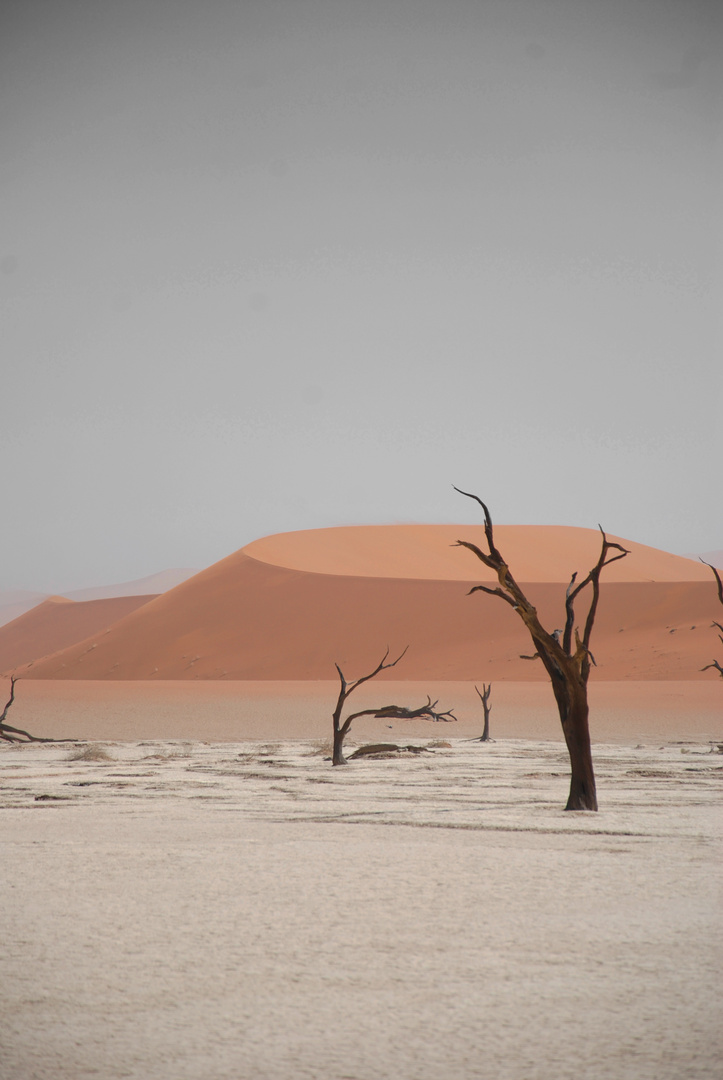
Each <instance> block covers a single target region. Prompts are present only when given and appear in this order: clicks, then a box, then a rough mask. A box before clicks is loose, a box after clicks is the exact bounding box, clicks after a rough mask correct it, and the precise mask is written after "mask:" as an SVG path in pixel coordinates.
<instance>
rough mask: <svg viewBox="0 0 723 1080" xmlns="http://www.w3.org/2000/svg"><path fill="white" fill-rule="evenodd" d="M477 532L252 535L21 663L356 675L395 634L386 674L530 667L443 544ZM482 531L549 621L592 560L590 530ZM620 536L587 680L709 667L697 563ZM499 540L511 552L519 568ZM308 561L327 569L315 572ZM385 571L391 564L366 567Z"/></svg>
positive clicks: (89, 675)
mask: <svg viewBox="0 0 723 1080" xmlns="http://www.w3.org/2000/svg"><path fill="white" fill-rule="evenodd" d="M478 532H479V530H475V529H471V528H470V527H469V526H379V527H361V528H359V529H358V530H356V529H325V530H311V531H309V532H307V533H288V534H283V535H282V536H279V537H270V538H266V539H264V540H261V541H255V542H254V543H253V544H249V545H248V546H247V547H246V548H244V549H242V550H241V551H238V552H235V553H234V554H233V555H230V556H228V557H227V558H226V559H223V560H221V562H219V563H216V564H215V565H214V566H211V567H209V568H208V569H207V570H204V571H202V572H201V573H199V574H197V575H196V576H195V577H193V578H191V579H190V580H189V581H186V582H184V583H183V584H181V585H179V586H177V587H176V588H175V589H172V590H171V591H170V592H168V593H165V594H164V595H162V596H159V597H157V598H156V599H154V600H152V601H150V602H149V603H147V604H145V605H144V606H143V607H142V608H139V609H138V610H136V611H133V612H131V613H130V614H128V615H126V616H125V617H124V618H122V619H120V620H119V621H118V622H117V623H116V624H115V625H114V626H113V627H111V628H110V630H109V632H107V633H104V634H102V635H99V634H98V633H97V631H96V632H93V633H92V634H91V635H90V636H88V637H87V638H86V639H85V640H84V641H82V642H80V643H77V644H74V645H72V646H71V647H69V648H66V649H64V650H62V651H60V652H57V653H55V654H54V655H51V656H47V657H45V658H44V659H43V660H41V661H38V662H36V663H35V664H34V665H33V666H32V668H30V669H25V671H24V672H23V673H24V674H25V675H26V677H30V678H51V679H52V678H55V679H58V678H65V679H78V678H84V679H148V678H154V679H220V678H224V679H327V678H333V677H334V663H335V662H338V663H339V664H341V665H342V667H343V668H344V670H345V672H346V673H347V674H349V675H350V676H353V675H355V674H356V675H358V674H361V673H363V672H365V671H367V670H368V669H369V667H370V666H374V665H375V663H376V662H377V661H378V660H379V658H380V657H381V655H382V654H383V652H384V650H385V648H386V647H387V645H389V647H390V649H391V650H392V652H393V653H395V652H401V650H402V649H403V648H404V647H405V646H406V645H409V652H408V654H407V656H405V658H404V660H403V661H402V663H401V664H400V665H399V667H398V668H396V669H394V672H393V673H392V674H390V675H389V676H388V677H389V678H391V677H392V675H393V677H394V678H397V679H399V678H401V679H423V678H435V679H488V680H489V679H506V680H523V681H525V680H537V679H544V677H545V676H544V672H543V670H542V668H541V666H540V664H539V662H536V661H532V662H531V661H526V660H522V659H520V653H529V652H530V651H531V649H530V641H529V638H528V636H527V634H526V631H525V629H524V627H523V626H522V624H521V622H520V621H519V619H517V618H516V616H515V614H514V612H513V611H512V610H511V609H510V608H509V607H508V606H507V605H505V604H503V603H502V602H501V601H499V600H496V599H495V598H494V597H489V596H484V595H481V594H476V595H474V596H471V597H469V596H467V592H468V590H469V588H470V587H471V586H472V585H473V584H475V583H476V582H478V581H481V580H485V574H487V575H488V572H486V571H485V568H484V567H483V566H482V564H481V563H479V562H478V561H477V560H476V559H475V558H474V557H473V556H471V555H469V553H467V552H466V551H462V550H460V549H454V548H451V547H450V544H451V543H452V542H453V538H454V537H456V536H463V537H464V538H465V539H467V538H471V539H473V540H475V539H479V537H478V535H477V534H478ZM497 533H498V535H497V539H498V544H499V546H500V548H501V549H502V550H503V551H504V552H505V553H506V554H507V557H508V558H509V559H510V563H511V564H512V568H513V571H514V572H515V573H516V576H517V578H518V580H520V581H521V582H523V583H526V584H525V585H524V587H525V589H526V590H527V591H528V594H529V595H530V598H531V599H532V600H533V602H534V603H536V604H537V606H538V608H539V610H540V614H541V617H542V619H543V622H545V623H546V624H547V625H548V626H550V628H554V627H555V626H560V625H561V624H562V618H563V605H564V592H565V586H566V584H567V581H568V580H569V574H570V572H571V570H573V569H576V570H579V571H586V570H587V569H588V568H589V566H590V565H591V564H592V562H594V561H595V558H596V555H597V552H598V550H599V535H598V534H597V533H596V532H595V530H584V529H566V528H561V529H554V528H553V527H546V528H542V529H536V528H534V527H531V526H507V527H500V528H499V530H497ZM330 534H333V535H330ZM626 546H628V547H630V548H631V552H632V553H631V555H630V556H629V557H628V558H627V559H625V560H623V561H622V562H621V563H618V564H615V566H613V567H611V568H610V574H609V577H610V578H611V579H612V580H610V581H606V582H605V584H604V585H603V588H602V596H601V603H600V609H599V615H598V620H597V624H596V631H595V636H594V640H593V649H594V652H595V657H596V660H597V663H598V667H597V669H596V671H595V676H594V677H595V678H601V679H609V680H620V679H692V678H698V677H702V678H708V677H710V673H705V674H703V675H701V673H700V672H699V669H700V668H701V667H702V665H703V664H704V663H706V662H708V660H709V659H710V655H712V651H714V650H715V639H714V635H712V634H711V632H710V620H711V618H712V617H713V613H714V612H715V606H716V604H717V600H716V597H715V586H714V583H713V581H712V578H711V577H710V571H709V570H707V568H705V567H702V566H700V565H699V564H696V563H694V562H692V561H690V560H687V559H683V558H680V557H678V556H673V555H668V554H667V553H665V552H657V551H655V549H651V548H644V547H643V546H642V545H634V544H628V543H626ZM508 549H509V550H510V551H511V550H515V551H516V552H517V554H518V557H519V562H520V565H521V568H522V571H523V573H520V572H519V570H518V569H517V567H516V566H515V565H514V562H513V558H512V555H511V554H510V553H509V551H508ZM563 563H564V567H563ZM626 563H627V564H629V565H628V566H627V567H626V569H625V571H624V572H623V570H622V567H623V566H625V564H626ZM321 566H326V567H327V572H325V573H321V572H319V571H318V569H317V568H318V567H321ZM459 567H462V568H463V569H459ZM390 568H391V569H392V570H393V571H394V572H393V573H382V572H380V569H381V570H382V571H383V570H385V569H386V570H389V569H390ZM402 570H403V571H404V574H402V572H401V571H402ZM445 570H446V572H445ZM613 571H616V572H615V574H613ZM523 575H524V576H523ZM487 579H488V576H487ZM580 610H582V605H581V606H580Z"/></svg>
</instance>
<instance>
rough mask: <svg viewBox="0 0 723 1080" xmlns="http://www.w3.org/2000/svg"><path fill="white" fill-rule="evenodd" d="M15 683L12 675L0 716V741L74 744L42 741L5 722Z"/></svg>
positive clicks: (58, 740) (11, 702)
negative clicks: (6, 699)
mask: <svg viewBox="0 0 723 1080" xmlns="http://www.w3.org/2000/svg"><path fill="white" fill-rule="evenodd" d="M17 681H18V680H17V679H16V678H15V676H14V675H11V676H10V698H9V700H8V702H7V704H6V706H5V708H4V709H3V711H2V715H0V739H2V740H3V742H9V743H28V742H75V741H76V740H75V739H43V738H41V737H40V736H39V735H31V734H30V732H29V731H24V730H23V729H22V728H16V727H11V725H10V724H7V723H6V722H5V721H6V718H7V715H8V712H9V711H10V707H11V706H12V704H13V702H14V701H15V683H16V682H17Z"/></svg>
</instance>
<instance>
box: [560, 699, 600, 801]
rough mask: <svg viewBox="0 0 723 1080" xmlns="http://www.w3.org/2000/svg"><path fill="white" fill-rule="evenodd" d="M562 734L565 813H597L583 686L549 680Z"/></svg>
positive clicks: (586, 704) (586, 706)
mask: <svg viewBox="0 0 723 1080" xmlns="http://www.w3.org/2000/svg"><path fill="white" fill-rule="evenodd" d="M552 689H553V692H554V694H555V700H556V701H557V709H558V712H559V714H560V723H561V724H562V733H563V735H564V737H565V744H566V746H567V752H568V754H569V755H570V794H569V796H568V799H567V805H566V807H565V809H566V810H597V791H596V788H595V772H594V769H593V764H592V748H591V746H590V727H589V723H588V703H587V687H586V686H584V685H583V684H581V683H578V684H577V685H576V683H575V681H574V680H569V681H565V682H562V681H559V682H558V680H553V683H552Z"/></svg>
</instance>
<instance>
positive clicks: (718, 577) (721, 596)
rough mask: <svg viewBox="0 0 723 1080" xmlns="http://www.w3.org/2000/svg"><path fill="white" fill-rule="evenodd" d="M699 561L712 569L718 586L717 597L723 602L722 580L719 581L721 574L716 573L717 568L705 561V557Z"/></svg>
mask: <svg viewBox="0 0 723 1080" xmlns="http://www.w3.org/2000/svg"><path fill="white" fill-rule="evenodd" d="M700 561H701V562H702V563H703V566H707V567H709V568H710V569H711V570H712V571H713V574H714V576H715V580H716V585H717V586H718V599H719V600H720V602H721V604H723V581H721V576H720V574H719V573H718V568H717V567H715V566H713V565H712V563H709V562H706V561H705V559H701V560H700Z"/></svg>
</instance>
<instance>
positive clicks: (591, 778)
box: [454, 487, 630, 810]
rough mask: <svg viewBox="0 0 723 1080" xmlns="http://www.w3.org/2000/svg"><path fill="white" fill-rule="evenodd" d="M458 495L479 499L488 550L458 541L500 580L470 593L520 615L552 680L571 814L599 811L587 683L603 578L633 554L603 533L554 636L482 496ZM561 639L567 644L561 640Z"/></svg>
mask: <svg viewBox="0 0 723 1080" xmlns="http://www.w3.org/2000/svg"><path fill="white" fill-rule="evenodd" d="M454 490H455V491H458V492H459V493H460V495H465V496H466V497H467V498H468V499H474V501H475V502H477V503H479V505H480V506H481V507H482V510H483V512H484V518H485V526H484V529H485V537H486V540H487V551H486V552H484V551H482V550H481V549H480V548H479V547H477V545H476V544H470V543H469V542H468V541H466V540H458V541H457V545H458V546H459V547H464V548H467V550H468V551H471V552H472V553H473V554H474V555H476V556H477V558H478V559H479V560H480V561H481V562H483V563H484V565H485V566H487V567H489V568H490V569H491V570H494V572H495V573H496V575H497V581H498V585H497V587H496V588H494V589H491V588H489V587H488V586H487V585H475V586H474V588H472V589H470V594H471V593H474V592H485V593H489V594H490V595H491V596H499V597H500V599H501V600H504V601H505V603H507V604H509V605H510V607H511V608H512V609H513V610H514V611H516V612H517V614H518V615H519V616H520V618H521V619H522V621H523V622H524V624H525V626H526V627H527V629H528V631H529V633H530V636H531V638H532V641H533V643H534V646H535V649H536V652H535V654H534V656H535V657H539V658H540V660H541V661H542V663H543V664H544V667H545V670H546V671H547V674H548V675H549V677H550V682H551V683H552V691H553V693H554V695H555V701H556V702H557V709H558V712H559V714H560V722H561V724H562V731H563V734H564V736H565V742H566V744H567V749H568V753H569V755H570V766H571V770H572V775H571V778H570V795H569V797H568V800H567V806H566V807H565V809H566V810H597V794H596V791H595V773H594V771H593V767H592V752H591V749H590V729H589V726H588V702H587V681H588V678H589V676H590V668H591V665H592V664H594V663H595V659H594V657H593V655H592V653H591V652H590V637H591V635H592V628H593V624H594V622H595V615H596V613H597V606H598V601H599V599H600V574H601V572H602V570H603V569H604V567H606V566H609V565H610V563H613V562H617V560H618V559H624V558H625V556H626V555H629V554H630V553H629V552H628V551H627V550H626V549H625V548H624V547H621V545H620V544H614V543H612V541H610V540H608V538H607V536H606V535H605V533H604V532H603V530H602V528H600V533H601V535H602V548H601V551H600V557H599V558H598V561H597V562H596V564H595V566H594V567H593V568H592V570H591V571H590V572H589V574H588V575H587V577H586V578H585V579H584V580H583V581H581V582H579V583H577V584H576V582H577V571H576V572H575V573H574V574H573V575H572V578H571V579H570V584H569V585H568V587H567V592H566V593H565V628H564V630H563V632H562V634H561V635H560V634H559V633H558V632H555V633H554V634H550V633H548V632H547V630H545V628H544V627H543V626H542V624H541V623H540V620H539V619H538V617H537V610H536V608H534V607H533V605H532V604H531V603H530V601H529V600H528V599H527V597H526V596H525V594H524V593H523V591H522V589H521V588H520V586H519V585H518V584H517V582H516V581H515V579H514V577H513V576H512V574H511V572H510V568H509V567H508V565H507V563H506V562H505V560H504V558H503V556H502V554H501V553H500V551H499V550H498V549H497V548H496V547H495V540H494V532H493V528H492V518H491V517H490V512H489V510H488V509H487V507H486V505H485V504H484V503H483V502H482V500H481V499H480V498H479V497H478V496H477V495H471V494H470V493H469V492H468V491H461V490H460V489H459V488H458V487H455V489H454ZM612 551H617V552H618V553H619V554H617V555H611V554H610V553H611V552H612ZM587 585H590V586H591V587H592V596H591V599H590V607H589V609H588V612H587V617H586V619H585V626H584V629H583V633H582V637H580V634H579V631H578V628H577V626H576V625H575V609H574V604H575V600H576V599H577V597H578V596H579V595H580V593H581V592H582V590H583V589H584V588H585V587H586V586H587ZM573 635H574V648H573ZM560 638H561V640H559V639H560Z"/></svg>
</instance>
